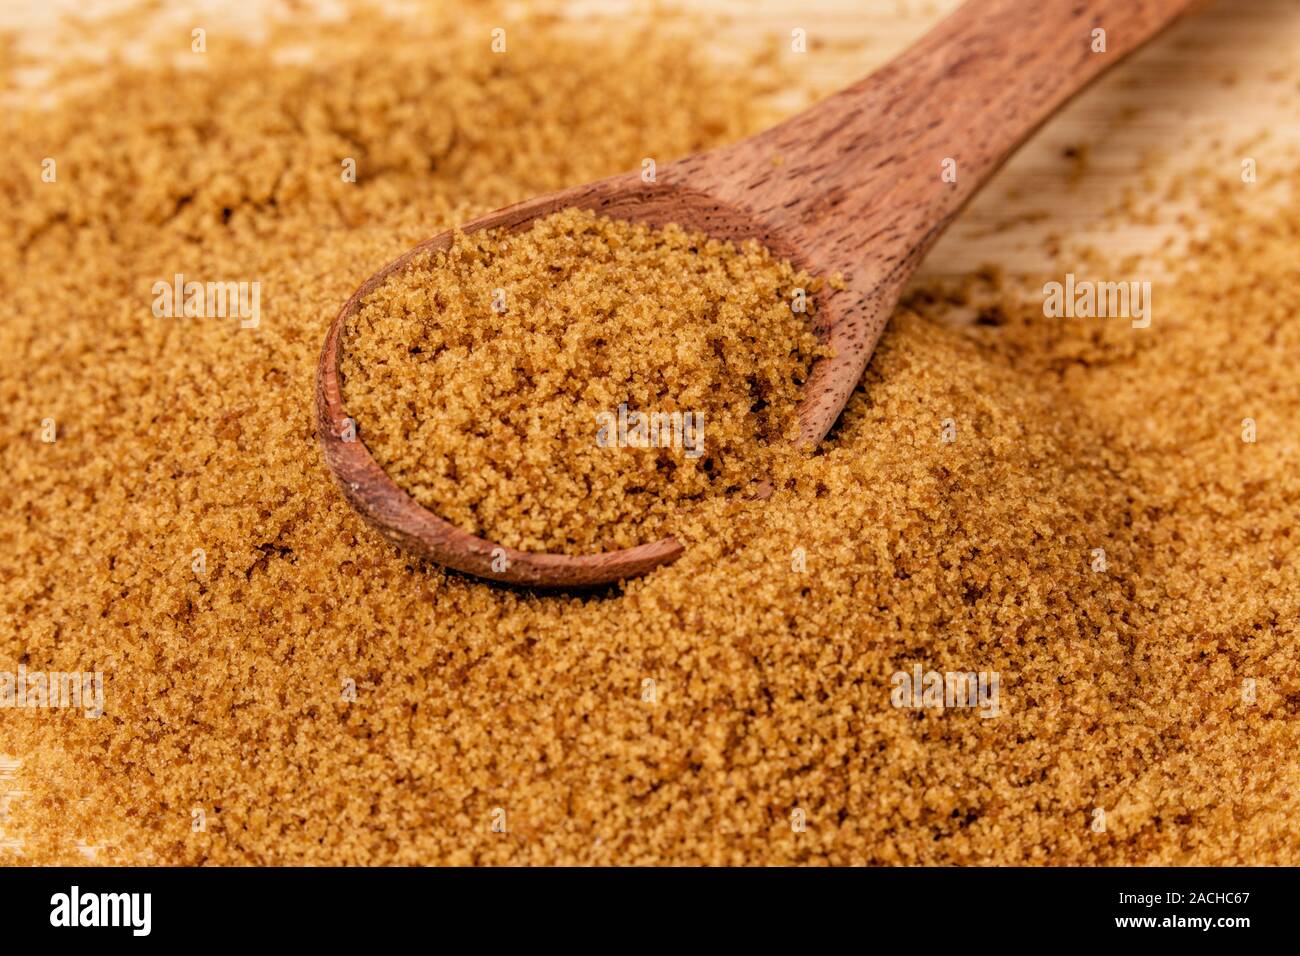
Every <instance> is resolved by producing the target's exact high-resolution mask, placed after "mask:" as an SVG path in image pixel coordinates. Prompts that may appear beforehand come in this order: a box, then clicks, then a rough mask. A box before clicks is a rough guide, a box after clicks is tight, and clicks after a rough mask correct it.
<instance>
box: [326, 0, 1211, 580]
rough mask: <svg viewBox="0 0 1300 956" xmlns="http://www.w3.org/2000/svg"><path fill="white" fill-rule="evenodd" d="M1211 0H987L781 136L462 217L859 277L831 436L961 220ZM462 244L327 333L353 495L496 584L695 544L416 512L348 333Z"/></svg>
mask: <svg viewBox="0 0 1300 956" xmlns="http://www.w3.org/2000/svg"><path fill="white" fill-rule="evenodd" d="M1198 2H1201V0H969V2H967V3H966V4H964V5H963V6H962V7H961V8H959V9H958V10H957V11H956V12H955V13H954V14H952V15H951V16H949V17H948V18H947V19H945V20H943V21H942V22H941V23H940V24H939V25H938V26H936V27H935V28H934V29H933V30H931V31H930V32H929V33H928V34H926V36H925V37H923V38H922V39H921V40H920V41H919V42H918V43H916V44H915V45H914V46H912V47H911V48H910V49H909V50H907V51H906V52H905V53H903V54H902V55H901V56H899V57H898V58H897V59H895V60H893V61H891V62H890V63H888V64H887V65H886V66H884V67H883V68H881V69H879V70H877V71H876V72H875V73H873V74H871V75H870V76H868V77H867V78H866V79H864V80H862V81H860V82H859V83H857V84H855V85H853V86H851V87H849V88H847V89H845V90H842V91H841V92H839V93H837V94H835V95H834V96H831V97H830V98H828V99H826V100H824V101H822V102H821V103H818V104H817V105H815V106H813V107H811V108H810V109H808V110H806V111H804V112H802V113H800V114H798V115H796V116H794V117H793V118H791V119H789V120H786V121H785V122H783V123H781V124H779V125H778V126H774V127H772V128H771V129H769V130H766V131H764V132H762V133H759V134H757V135H755V136H751V137H749V138H748V139H745V140H741V141H740V142H738V143H734V144H731V145H729V146H723V147H720V148H718V149H713V150H710V151H708V152H705V153H698V154H695V155H693V156H688V157H686V158H685V159H681V160H678V161H677V162H674V163H672V164H670V165H667V166H664V167H662V168H660V169H659V170H658V174H657V176H656V177H655V180H656V181H654V182H645V181H643V179H642V177H641V175H640V174H639V173H628V174H625V175H620V176H614V177H612V178H610V179H604V180H601V181H599V182H596V183H590V184H588V185H585V186H577V187H574V188H572V189H565V190H561V191H560V192H555V193H551V194H549V195H545V196H539V197H537V198H535V199H529V200H526V201H525V202H521V203H517V204H516V205H513V206H507V207H506V208H505V209H500V210H497V211H496V212H493V213H490V214H489V215H486V216H483V217H481V218H479V219H475V220H473V221H471V222H468V223H465V224H464V225H463V226H461V227H460V228H461V230H462V231H463V232H466V233H471V232H477V231H478V230H480V229H504V230H506V231H508V232H519V231H521V230H525V229H527V228H528V227H529V226H530V224H531V223H532V221H533V220H534V219H537V218H539V217H543V216H547V215H549V214H550V213H553V212H556V211H558V210H561V209H565V208H568V207H571V206H575V207H579V208H583V209H591V210H594V211H596V212H598V213H600V214H601V215H604V216H609V217H612V218H615V219H624V220H636V221H638V222H644V223H647V224H649V225H652V226H660V227H662V226H665V225H668V224H669V223H677V224H679V225H680V226H682V227H683V228H686V229H690V230H697V231H700V232H704V233H706V234H708V235H710V236H714V237H716V238H719V239H726V240H731V241H736V242H739V241H742V240H746V239H757V240H758V241H759V242H761V243H763V244H764V245H766V246H767V247H768V248H769V249H770V250H771V251H772V253H773V254H774V255H775V256H776V257H778V258H780V259H786V260H789V261H790V262H792V263H793V264H794V265H795V266H796V267H798V268H801V269H804V270H806V271H807V272H809V273H811V274H813V275H821V276H828V275H831V274H833V273H836V272H839V273H841V274H842V275H843V276H844V277H845V281H844V283H843V285H844V288H842V289H837V290H824V291H823V293H822V294H820V295H819V296H818V301H817V314H816V318H815V328H816V331H817V332H818V335H819V336H820V337H821V338H822V339H823V341H825V342H827V343H828V344H829V345H830V347H831V350H832V354H831V355H830V356H829V357H826V358H822V359H819V360H818V361H816V362H815V363H814V364H813V367H812V369H811V371H810V374H809V379H808V382H807V383H806V384H805V386H804V397H803V399H802V401H801V403H800V405H799V408H798V416H799V426H800V441H801V443H803V444H804V445H807V446H815V445H816V444H817V443H819V442H820V441H821V440H822V439H823V438H824V437H825V435H826V433H827V432H828V431H829V430H830V428H831V426H832V425H834V423H835V421H836V419H837V418H838V417H839V415H840V412H841V410H842V409H843V408H844V405H845V403H846V402H847V401H848V400H849V396H850V395H851V394H852V393H853V390H854V388H856V386H857V383H858V381H859V379H860V378H861V377H862V373H863V370H864V369H865V368H866V365H867V361H868V360H869V359H870V358H871V353H872V351H873V350H874V349H875V347H876V343H877V341H879V339H880V336H881V333H883V332H884V329H885V325H886V323H887V321H888V319H889V315H890V313H891V312H892V311H893V309H894V306H895V304H896V303H897V300H898V296H899V294H900V292H901V291H902V288H903V286H904V284H905V283H906V281H907V279H908V278H909V277H910V276H911V274H912V273H913V271H915V269H916V267H917V265H918V264H919V263H920V261H921V259H922V257H923V256H924V255H925V253H926V252H927V250H929V248H930V247H931V245H933V243H934V241H935V240H936V239H937V238H938V237H939V235H940V234H941V233H942V232H943V231H944V229H945V228H946V227H947V226H948V224H949V223H950V222H951V221H952V219H953V217H954V216H955V215H956V214H957V212H958V211H959V210H960V209H961V208H962V207H963V206H964V205H965V204H966V202H967V201H968V200H970V198H971V197H972V196H973V195H974V194H975V193H976V192H977V191H978V190H979V189H980V187H981V186H983V185H984V183H986V182H987V181H988V180H989V178H990V177H991V176H992V175H993V174H994V173H995V172H996V171H997V169H998V168H999V167H1000V166H1001V165H1002V163H1003V162H1004V161H1005V160H1006V159H1007V157H1008V156H1009V155H1010V154H1011V153H1012V152H1013V151H1014V150H1015V149H1016V148H1017V147H1018V146H1019V145H1020V144H1021V143H1022V142H1024V141H1025V139H1027V138H1028V137H1029V135H1030V134H1031V133H1032V132H1033V131H1034V130H1035V129H1037V128H1038V126H1039V125H1041V124H1042V123H1043V122H1044V121H1045V120H1047V119H1048V118H1049V117H1050V116H1051V115H1052V114H1053V113H1055V112H1056V111H1057V110H1058V109H1060V108H1061V106H1062V105H1064V104H1065V103H1066V101H1068V100H1069V99H1070V98H1071V97H1072V96H1073V95H1074V94H1076V93H1078V92H1079V91H1080V90H1081V89H1083V88H1084V87H1085V86H1086V85H1087V84H1088V83H1089V82H1090V81H1092V80H1093V79H1095V78H1096V77H1097V76H1099V75H1100V74H1102V73H1103V72H1105V71H1106V70H1107V69H1109V68H1110V67H1112V66H1114V65H1115V64H1116V63H1117V62H1119V61H1120V60H1121V59H1123V58H1124V57H1125V56H1126V55H1127V54H1129V53H1131V52H1132V51H1133V50H1135V49H1136V48H1137V47H1139V46H1140V45H1141V44H1143V43H1144V42H1145V41H1147V40H1148V39H1150V38H1151V37H1153V36H1155V35H1156V34H1157V33H1158V32H1160V30H1162V29H1163V28H1164V27H1166V26H1167V25H1168V24H1170V23H1171V22H1172V21H1173V20H1174V19H1176V18H1177V17H1178V16H1179V15H1181V14H1182V13H1183V12H1185V11H1186V10H1187V9H1188V8H1190V7H1192V6H1194V5H1195V4H1196V3H1198ZM452 236H453V233H452V231H450V230H449V231H447V232H443V233H440V234H439V235H436V236H434V237H433V238H432V239H428V240H426V241H425V242H423V243H421V244H420V245H418V246H416V247H415V248H414V249H412V250H411V251H410V252H408V253H406V254H405V255H403V256H402V257H400V258H399V259H397V260H395V261H393V262H391V263H389V264H388V265H386V266H385V267H384V268H382V269H381V270H379V272H377V273H375V274H374V275H373V276H371V277H370V278H369V279H367V280H366V281H365V282H364V283H363V284H362V285H361V287H360V288H359V289H357V291H356V292H355V293H354V294H353V295H352V297H351V298H350V299H349V300H348V301H347V303H346V304H345V305H344V306H343V308H342V310H341V311H340V312H339V314H338V316H337V317H336V318H335V319H334V321H333V323H332V324H331V325H330V328H329V332H328V334H327V335H326V337H325V344H324V347H323V349H322V350H321V356H320V363H319V366H318V368H317V374H316V418H317V431H318V434H319V437H320V441H321V445H322V448H323V451H324V455H325V462H326V464H327V465H328V466H329V468H330V470H331V471H332V472H333V473H334V475H335V477H336V478H337V479H338V481H339V483H340V485H341V487H342V489H343V493H344V496H345V497H346V498H347V500H348V501H349V502H350V503H351V504H352V506H353V507H354V508H356V509H357V511H359V512H360V513H361V515H362V516H363V517H365V518H366V519H367V520H368V521H369V522H370V523H371V524H373V525H374V526H376V527H377V528H378V529H379V530H380V531H381V532H383V533H384V534H385V535H386V536H388V537H389V538H390V539H391V540H393V541H394V542H396V543H398V544H399V545H401V546H403V547H405V548H408V549H410V550H411V551H414V552H416V553H418V554H420V555H423V556H425V557H427V558H429V559H431V560H433V561H435V562H437V563H439V564H442V565H445V566H447V567H450V568H455V569H456V570H458V571H463V572H466V573H468V574H472V575H477V576H478V577H482V578H487V579H490V580H493V581H500V582H505V583H509V584H518V585H527V586H531V587H538V588H563V587H584V586H591V585H597V584H604V583H608V582H612V581H619V580H625V579H627V578H632V577H636V576H637V575H640V574H644V573H645V572H647V571H649V570H651V569H652V568H655V567H657V566H659V565H662V564H667V563H668V562H671V561H674V560H676V559H677V558H678V557H679V556H680V555H681V554H682V551H683V549H682V546H681V544H679V543H678V542H677V541H676V540H675V539H673V538H665V539H663V540H661V541H655V542H652V543H648V544H643V545H639V546H637V547H634V548H626V549H624V550H620V551H608V552H604V553H600V554H590V555H580V556H571V555H562V554H540V553H530V552H524V551H517V550H514V549H513V548H506V547H503V546H501V545H499V544H496V543H494V542H492V541H489V540H487V539H485V538H481V537H477V536H475V535H473V534H470V533H468V532H466V531H464V530H462V529H460V528H457V527H456V526H454V525H452V524H451V523H449V522H447V521H445V520H444V519H442V518H440V517H438V516H437V515H436V514H434V513H433V512H431V511H429V510H428V509H426V508H424V507H423V506H421V505H420V504H418V503H417V502H416V501H415V500H414V499H413V498H412V497H411V496H410V495H409V494H407V493H406V492H405V491H403V490H402V489H401V488H400V487H398V486H397V484H396V483H395V482H394V481H393V480H392V479H391V478H390V477H389V476H388V475H387V473H385V471H384V470H383V468H381V467H380V465H379V464H378V462H376V461H375V460H374V458H373V457H372V456H371V454H370V452H369V451H368V450H367V449H366V447H365V444H364V441H363V440H359V439H358V438H357V432H356V427H355V424H354V423H353V422H352V421H351V419H350V418H349V417H348V414H347V412H346V411H345V409H344V406H343V396H342V391H341V388H340V381H339V352H340V348H341V343H342V338H343V330H344V327H345V325H346V323H347V321H348V319H349V318H350V317H351V316H352V314H353V313H354V312H355V311H356V310H357V309H358V308H359V307H360V306H361V304H362V302H363V300H364V299H365V298H366V297H367V296H368V295H369V294H370V293H371V292H372V291H374V290H375V289H376V288H377V287H378V286H379V285H380V284H381V283H383V282H384V281H385V280H386V279H388V278H389V277H390V276H392V275H393V274H394V273H397V272H399V271H401V270H403V269H404V268H406V266H407V265H408V264H409V263H410V261H411V260H412V259H413V258H415V257H416V256H419V255H421V254H426V253H431V252H438V251H443V250H445V249H447V248H448V247H449V246H450V244H451V241H452ZM827 293H829V294H827ZM363 425H364V423H363ZM362 434H364V433H362Z"/></svg>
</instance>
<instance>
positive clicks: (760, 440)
mask: <svg viewBox="0 0 1300 956" xmlns="http://www.w3.org/2000/svg"><path fill="white" fill-rule="evenodd" d="M813 291H814V290H813V280H812V279H811V277H809V276H807V275H805V274H801V273H799V272H797V271H796V270H795V269H794V268H793V267H792V266H790V265H789V263H783V262H779V261H777V260H775V259H773V258H772V256H771V254H770V253H769V252H768V251H767V250H766V249H764V248H763V247H762V246H760V245H758V244H757V243H752V242H751V243H747V244H745V245H744V246H743V248H742V247H738V246H735V245H733V244H731V243H727V242H720V241H718V240H715V239H710V238H709V237H708V236H705V235H703V234H701V233H692V232H687V231H684V230H683V229H681V228H680V227H677V226H669V227H667V228H665V229H651V228H649V227H647V226H644V225H640V224H633V223H628V222H620V221H618V220H612V219H607V218H603V217H598V216H596V215H595V214H594V213H591V212H585V211H582V210H576V209H571V210H565V211H562V212H559V213H555V214H552V215H550V216H548V217H545V218H544V219H541V220H539V221H537V222H535V223H534V224H533V225H532V227H531V228H529V229H528V230H527V231H525V232H523V233H521V234H519V235H516V236H508V235H504V234H501V233H498V232H479V233H475V234H473V235H470V236H465V235H463V234H457V235H456V237H455V239H454V241H453V244H452V246H451V248H450V249H449V250H448V251H447V252H445V253H437V254H436V255H434V256H432V257H429V256H424V257H421V258H420V259H417V260H416V261H415V263H413V265H412V267H411V268H408V269H407V270H404V271H403V272H402V273H401V274H400V275H398V276H394V277H391V278H390V279H389V280H388V281H387V282H385V283H384V284H383V285H382V286H380V288H378V289H376V290H375V291H374V292H373V293H371V294H370V296H369V297H368V298H367V300H366V303H365V304H364V305H363V306H362V308H361V309H360V310H359V311H358V312H357V314H356V315H355V317H354V322H353V323H352V326H351V327H350V328H349V329H348V330H347V334H346V339H345V351H344V356H343V361H342V372H343V380H344V384H343V388H344V400H345V403H346V407H347V408H348V410H349V413H350V414H351V415H352V416H353V417H354V419H355V420H356V421H357V423H358V430H359V436H360V438H361V440H362V441H364V442H365V443H366V445H367V447H368V448H369V450H370V452H371V454H373V455H374V456H375V457H376V460H377V461H378V462H379V463H380V465H381V466H383V468H384V469H385V470H386V471H387V472H388V473H389V475H390V476H391V477H392V478H393V479H394V480H395V481H396V482H397V483H398V484H399V485H400V486H402V487H403V488H405V489H407V490H408V491H409V492H410V493H411V494H412V495H413V496H414V497H415V498H416V500H417V501H419V502H421V503H422V504H424V505H426V506H427V507H429V508H431V509H433V510H434V511H435V512H436V513H438V514H439V515H441V516H442V517H444V518H446V519H448V520H450V521H452V522H453V523H455V524H457V525H458V526H460V527H462V528H464V529H465V530H468V531H473V532H477V533H480V534H483V535H485V536H487V537H489V538H490V539H491V540H493V541H498V542H500V543H502V544H505V545H507V546H510V547H516V548H521V549H527V550H534V551H564V552H568V553H583V552H590V551H597V550H612V549H615V548H625V547H631V546H633V545H635V544H639V543H642V542H645V541H651V540H654V539H656V538H660V537H663V536H664V535H666V534H670V533H672V528H673V525H674V519H675V516H676V515H677V514H679V513H680V512H681V511H683V510H684V509H688V508H690V507H692V506H693V505H694V504H695V503H697V502H698V501H699V500H700V499H702V498H705V497H709V496H715V495H735V494H740V493H744V492H745V490H746V489H748V488H749V487H750V486H751V485H752V484H753V483H754V482H755V481H758V480H761V479H763V478H766V477H767V476H768V475H769V474H770V471H771V467H772V465H771V461H772V456H773V455H775V454H780V446H784V445H787V444H792V443H793V441H794V439H795V437H796V435H797V431H798V424H797V419H796V417H795V415H794V409H795V406H796V404H797V402H798V397H799V389H800V386H801V385H802V383H803V381H804V379H805V378H806V376H807V370H808V366H809V363H810V360H811V358H812V356H813V355H814V354H815V353H817V352H818V346H817V343H816V339H815V338H814V336H813V334H812V331H811V327H810V325H809V323H808V314H809V313H810V312H811V309H812V301H813V300H812V298H811V293H812V292H813Z"/></svg>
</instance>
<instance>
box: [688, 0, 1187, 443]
mask: <svg viewBox="0 0 1300 956" xmlns="http://www.w3.org/2000/svg"><path fill="white" fill-rule="evenodd" d="M1199 2H1202V0H970V2H968V3H966V4H964V5H963V6H962V7H960V8H959V9H958V10H957V11H956V12H955V13H953V14H952V16H950V17H948V18H947V19H946V20H944V21H943V22H942V23H940V24H939V25H938V26H937V27H936V28H935V29H933V30H931V31H930V32H929V33H927V34H926V35H925V36H924V37H923V38H922V39H921V40H920V41H919V42H917V43H916V44H915V45H914V46H913V47H911V49H909V50H908V51H907V52H906V53H904V54H903V55H902V56H900V57H899V58H897V59H895V60H893V61H891V62H890V63H889V64H887V65H886V66H884V67H883V68H881V69H880V70H878V71H876V72H875V73H873V74H871V75H870V76H868V77H867V78H866V79H864V80H862V81H860V82H859V83H856V84H854V85H853V86H851V87H848V88H847V89H845V90H842V91H841V92H839V93H837V94H835V95H834V96H831V97H829V98H828V99H826V100H824V101H822V102H821V103H819V104H817V105H816V106H814V107H812V108H811V109H808V110H806V111H805V112H803V113H800V114H799V115H797V116H795V117H793V118H791V119H789V120H787V121H786V122H784V123H781V124H780V125H778V126H775V127H773V128H772V129H770V130H767V131H765V132H763V133H760V134H758V135H756V136H753V137H750V138H749V139H746V140H743V141H741V142H739V143H736V144H733V145H731V146H727V147H723V148H721V149H718V150H714V151H713V152H710V153H706V154H703V155H701V156H697V157H692V158H691V159H688V160H686V161H685V162H684V163H683V164H681V168H680V169H679V170H678V174H679V175H680V176H681V178H682V179H683V180H684V181H685V182H688V183H689V184H690V185H691V186H692V187H694V188H698V189H700V190H702V191H704V192H707V193H709V194H710V195H714V196H717V197H719V198H722V199H725V200H727V201H729V202H731V203H734V204H735V205H736V206H737V207H739V208H740V209H743V210H745V211H746V212H749V213H752V214H754V215H756V216H758V217H760V218H761V219H762V220H764V221H765V222H766V223H767V224H768V225H769V226H770V227H771V229H772V231H773V232H774V233H778V234H783V235H784V236H785V238H786V239H787V240H788V244H789V245H790V246H791V247H794V248H798V249H801V250H803V252H804V257H805V259H806V260H807V262H808V263H809V264H815V265H816V266H817V267H818V268H819V269H823V270H825V269H835V270H839V271H842V272H843V273H844V275H845V276H846V277H847V286H848V288H847V289H846V290H845V291H844V292H843V293H841V294H839V296H838V297H839V298H840V299H841V302H840V303H838V304H837V307H836V308H835V309H833V310H832V311H833V312H838V313H839V314H837V315H834V316H833V317H832V318H831V320H830V322H831V324H830V325H829V326H828V327H825V328H823V329H822V331H823V332H824V333H825V334H826V335H827V337H828V338H829V340H830V343H831V345H832V347H833V348H834V349H835V352H836V357H835V358H834V359H832V360H830V361H827V362H822V363H819V367H817V368H815V369H814V371H813V377H812V379H811V380H810V382H809V383H808V388H807V394H806V399H805V404H804V406H803V408H802V409H801V418H802V420H803V426H804V427H803V440H804V442H805V443H806V444H810V445H811V444H816V443H817V442H819V441H820V440H821V439H822V437H824V435H825V434H826V432H827V431H828V430H829V429H830V427H831V425H832V424H834V422H835V420H836V419H837V418H838V416H839V412H840V410H841V409H842V408H843V406H844V403H845V401H847V399H848V396H849V393H851V392H852V390H853V389H854V388H855V387H856V385H857V383H858V381H859V379H860V378H861V376H862V372H863V370H864V369H865V367H866V364H867V361H868V360H869V359H870V357H871V353H872V351H873V350H874V349H875V345H876V342H877V341H878V340H879V338H880V335H881V334H882V333H883V332H884V329H885V325H886V323H887V322H888V319H889V314H890V313H891V312H892V310H893V307H894V304H895V302H896V299H897V296H898V293H899V292H900V291H901V289H902V286H903V284H904V283H905V282H906V281H907V279H908V277H909V276H910V275H911V273H912V272H913V270H914V269H915V267H916V266H917V265H918V264H919V263H920V260H921V258H922V257H923V256H924V254H925V252H926V251H927V250H928V249H929V248H930V246H931V245H932V244H933V243H934V241H935V240H936V239H937V238H938V237H939V236H940V235H941V234H942V232H943V230H944V229H945V228H946V227H947V225H948V224H949V222H951V221H952V219H953V217H954V216H955V215H956V214H957V213H958V212H959V211H960V210H961V208H962V206H964V205H965V204H966V202H967V201H968V200H969V199H970V198H971V197H972V196H973V195H974V194H975V193H976V192H977V191H978V190H979V188H980V187H981V186H982V185H983V184H984V183H985V182H986V181H987V180H988V179H989V177H991V176H992V175H993V174H994V173H995V172H996V171H997V169H998V168H999V167H1000V166H1001V165H1002V163H1003V162H1004V161H1005V160H1006V159H1007V157H1009V156H1010V155H1011V153H1012V152H1014V151H1015V149H1016V148H1017V147H1018V146H1019V145H1020V144H1021V143H1023V142H1024V141H1025V140H1026V139H1027V138H1028V137H1029V136H1030V135H1031V134H1032V133H1033V132H1034V130H1036V129H1037V128H1038V127H1039V126H1040V125H1041V124H1042V123H1043V122H1045V121H1046V120H1047V119H1048V118H1049V117H1050V116H1051V115H1052V114H1053V113H1055V112H1056V111H1057V110H1058V109H1060V107H1061V106H1062V105H1063V104H1064V103H1065V102H1066V101H1067V100H1069V99H1070V98H1071V97H1072V96H1074V95H1075V94H1077V93H1078V92H1079V91H1080V90H1082V89H1083V88H1084V87H1085V86H1087V84H1088V83H1089V82H1091V81H1092V80H1093V79H1095V78H1096V77H1098V76H1099V75H1100V74H1101V73H1103V72H1104V71H1105V70H1107V69H1109V68H1110V67H1111V66H1113V65H1115V64H1116V63H1118V62H1119V61H1120V60H1122V59H1123V58H1124V57H1125V56H1126V55H1127V54H1129V53H1131V52H1132V51H1133V50H1135V49H1137V48H1138V47H1139V46H1141V45H1142V44H1143V43H1145V42H1146V41H1147V40H1149V39H1150V38H1151V37H1153V36H1155V35H1156V34H1157V33H1158V32H1160V30H1162V29H1163V28H1164V27H1166V26H1167V25H1169V24H1170V23H1171V22H1173V21H1174V20H1175V19H1176V18H1177V17H1178V16H1179V15H1180V14H1182V13H1184V12H1185V11H1186V10H1188V9H1189V8H1191V7H1192V6H1194V5H1196V4H1197V3H1199ZM1097 28H1100V29H1103V30H1105V31H1106V35H1105V50H1104V52H1094V49H1093V44H1094V36H1093V30H1094V29H1097ZM945 160H952V161H953V163H955V166H954V167H952V168H953V170H954V172H955V180H945V179H944V178H943V177H942V175H941V173H942V172H943V166H942V164H943V163H944V161H945ZM827 298H829V296H828V297H827ZM845 298H847V299H848V301H847V302H845V301H843V300H844V299H845Z"/></svg>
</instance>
